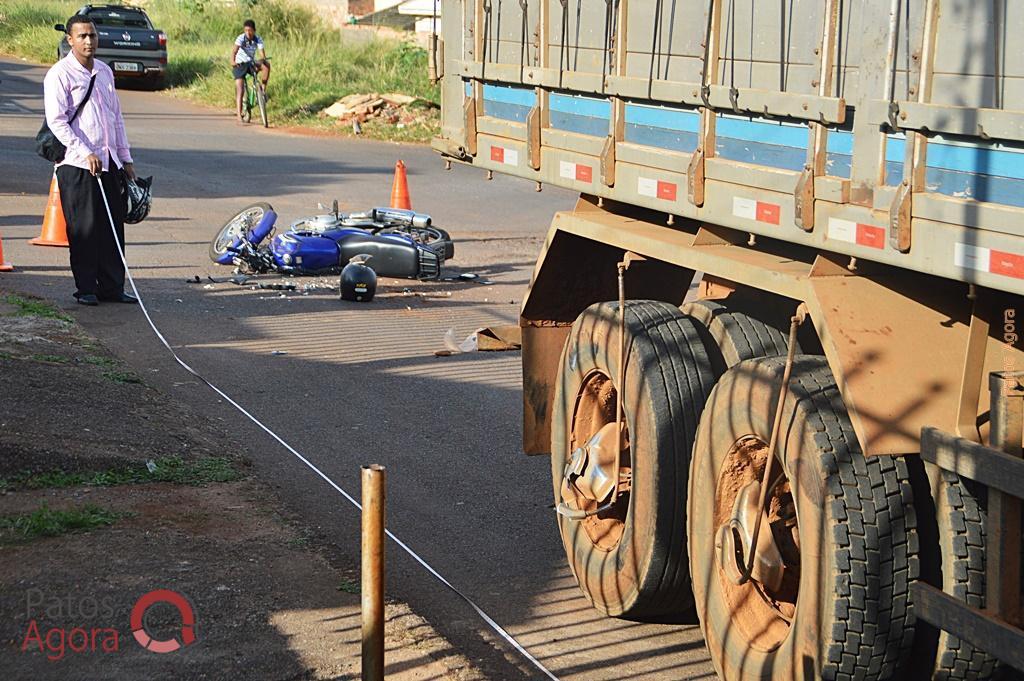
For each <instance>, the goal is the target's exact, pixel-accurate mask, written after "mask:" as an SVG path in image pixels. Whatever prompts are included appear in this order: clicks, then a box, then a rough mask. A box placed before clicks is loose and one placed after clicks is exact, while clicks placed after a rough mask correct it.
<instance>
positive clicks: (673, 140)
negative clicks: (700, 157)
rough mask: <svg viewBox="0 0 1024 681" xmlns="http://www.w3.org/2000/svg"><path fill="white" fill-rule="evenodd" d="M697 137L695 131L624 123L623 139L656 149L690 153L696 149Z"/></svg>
mask: <svg viewBox="0 0 1024 681" xmlns="http://www.w3.org/2000/svg"><path fill="white" fill-rule="evenodd" d="M698 140H699V137H698V136H697V133H693V132H680V131H677V130H667V129H665V128H657V127H654V126H651V125H636V124H635V123H626V130H625V141H627V142H629V143H631V144H642V145H644V146H647V147H654V148H656V149H668V150H669V151H678V152H682V153H685V154H692V153H693V152H694V151H695V150H696V149H697V142H698Z"/></svg>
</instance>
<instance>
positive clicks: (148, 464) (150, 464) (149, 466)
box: [146, 459, 156, 473]
mask: <svg viewBox="0 0 1024 681" xmlns="http://www.w3.org/2000/svg"><path fill="white" fill-rule="evenodd" d="M146 470H147V471H149V472H150V473H156V463H154V462H153V460H152V459H150V460H149V461H147V462H146Z"/></svg>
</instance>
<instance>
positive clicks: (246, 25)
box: [242, 19, 256, 31]
mask: <svg viewBox="0 0 1024 681" xmlns="http://www.w3.org/2000/svg"><path fill="white" fill-rule="evenodd" d="M242 28H251V29H252V30H254V31H255V30H256V22H255V21H253V20H252V19H246V20H245V23H244V24H242Z"/></svg>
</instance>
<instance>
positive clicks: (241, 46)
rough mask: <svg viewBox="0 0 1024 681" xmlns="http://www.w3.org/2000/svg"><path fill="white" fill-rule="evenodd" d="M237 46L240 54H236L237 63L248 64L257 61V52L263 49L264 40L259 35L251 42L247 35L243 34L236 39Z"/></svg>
mask: <svg viewBox="0 0 1024 681" xmlns="http://www.w3.org/2000/svg"><path fill="white" fill-rule="evenodd" d="M235 45H238V53H237V54H235V63H236V64H245V63H246V62H250V61H255V60H256V50H262V49H263V38H261V37H260V36H259V34H257V35H255V36H254V37H253V39H252V40H249V39H248V38H246V37H245V34H244V33H242V34H240V35H239V36H238V37H237V38H235Z"/></svg>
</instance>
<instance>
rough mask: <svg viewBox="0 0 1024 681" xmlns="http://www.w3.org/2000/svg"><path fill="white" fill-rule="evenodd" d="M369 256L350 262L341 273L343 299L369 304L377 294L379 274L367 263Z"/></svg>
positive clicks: (358, 256)
mask: <svg viewBox="0 0 1024 681" xmlns="http://www.w3.org/2000/svg"><path fill="white" fill-rule="evenodd" d="M369 259H370V256H368V255H364V254H361V255H357V256H354V257H353V258H352V259H351V260H349V261H348V264H347V265H345V269H343V270H342V271H341V282H340V283H341V299H342V300H353V301H356V302H361V303H368V302H370V301H371V300H373V294H374V293H376V292H377V273H376V272H374V271H373V270H372V269H371V268H370V266H369V265H367V264H366V261H367V260H369Z"/></svg>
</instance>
